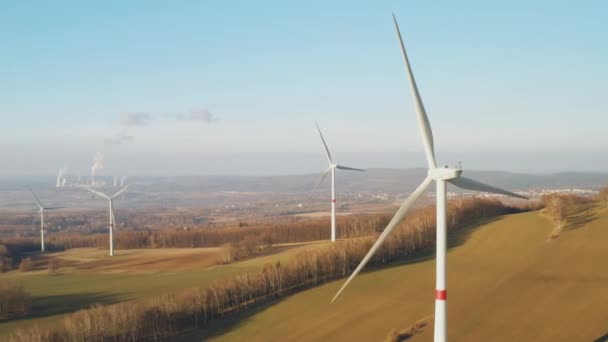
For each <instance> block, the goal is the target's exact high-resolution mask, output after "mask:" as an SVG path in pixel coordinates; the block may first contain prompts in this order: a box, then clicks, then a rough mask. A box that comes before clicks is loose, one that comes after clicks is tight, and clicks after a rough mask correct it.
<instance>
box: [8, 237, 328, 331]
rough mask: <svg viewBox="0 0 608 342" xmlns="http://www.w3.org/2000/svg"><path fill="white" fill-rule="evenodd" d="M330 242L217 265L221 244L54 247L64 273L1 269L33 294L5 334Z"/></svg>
mask: <svg viewBox="0 0 608 342" xmlns="http://www.w3.org/2000/svg"><path fill="white" fill-rule="evenodd" d="M325 243H326V242H314V243H306V244H292V245H280V246H276V247H275V249H274V251H275V253H272V254H269V255H265V256H260V257H257V258H254V259H250V260H245V261H241V262H236V263H232V264H229V265H216V261H217V260H218V259H219V258H220V257H219V255H220V253H221V250H220V249H219V248H195V249H148V250H123V251H116V256H115V257H113V258H110V257H109V256H107V251H105V250H98V249H92V248H79V249H72V250H68V251H67V252H62V253H49V254H48V255H49V256H50V257H56V258H60V259H61V260H63V261H64V262H66V263H67V264H69V265H70V266H69V267H62V268H61V269H60V274H59V275H49V274H48V272H47V271H46V270H40V271H32V272H20V271H11V272H8V273H4V274H0V281H2V282H4V281H13V282H16V283H19V284H21V285H23V287H24V288H25V289H26V291H27V292H29V293H30V294H31V295H32V296H33V297H34V303H33V308H32V309H33V310H32V311H33V312H32V316H33V317H30V318H27V319H21V320H13V321H9V322H3V323H0V340H1V339H2V336H6V335H7V334H9V333H10V331H12V330H13V329H14V328H15V327H17V326H27V325H30V324H39V325H41V326H44V325H46V324H52V323H53V322H56V321H57V320H60V319H61V317H62V315H63V314H65V313H69V312H74V311H76V310H78V309H82V308H87V307H90V306H91V305H93V304H95V303H104V304H108V303H115V302H119V301H125V300H131V299H137V298H143V297H147V296H152V295H158V294H163V293H171V292H179V291H181V290H184V289H187V288H192V287H206V286H207V285H209V284H210V283H211V282H213V281H215V280H219V279H225V278H230V277H233V276H236V275H238V274H243V273H247V272H255V271H258V270H260V269H261V268H262V266H263V265H264V264H266V263H272V262H276V261H281V262H289V260H290V259H292V258H294V257H295V256H296V255H297V254H298V253H299V252H301V251H303V250H306V249H310V248H318V247H319V246H322V245H324V244H325Z"/></svg>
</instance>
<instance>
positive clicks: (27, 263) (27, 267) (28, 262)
mask: <svg viewBox="0 0 608 342" xmlns="http://www.w3.org/2000/svg"><path fill="white" fill-rule="evenodd" d="M32 269H33V265H32V258H30V257H27V258H24V259H21V263H20V264H19V271H21V272H29V271H31V270H32Z"/></svg>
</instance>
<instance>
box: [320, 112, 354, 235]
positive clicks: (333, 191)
mask: <svg viewBox="0 0 608 342" xmlns="http://www.w3.org/2000/svg"><path fill="white" fill-rule="evenodd" d="M316 125H317V131H319V136H320V137H321V141H322V142H323V146H324V147H325V156H326V157H327V162H328V163H329V167H328V168H327V170H326V171H325V172H324V173H323V176H321V181H319V184H317V186H315V188H314V189H312V192H314V191H315V190H317V188H318V187H319V186H320V185H321V184H322V183H323V181H324V180H325V177H327V174H328V173H331V241H332V242H334V241H336V169H339V170H345V171H365V170H362V169H356V168H354V167H348V166H344V165H339V164H337V163H334V162H333V160H332V159H331V153H329V148H328V147H327V143H326V142H325V138H323V133H321V128H319V124H318V123H316Z"/></svg>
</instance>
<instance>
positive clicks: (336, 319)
mask: <svg viewBox="0 0 608 342" xmlns="http://www.w3.org/2000/svg"><path fill="white" fill-rule="evenodd" d="M551 230H552V224H551V222H550V221H549V220H548V219H547V218H545V217H544V216H543V215H542V214H540V213H539V212H530V213H524V214H516V215H510V216H505V217H502V218H501V219H499V220H496V221H493V222H491V223H488V224H486V225H483V226H480V227H475V228H470V229H468V230H461V231H458V232H457V233H456V234H458V235H452V236H451V241H452V244H453V245H454V246H453V248H451V249H450V250H449V253H448V293H449V296H448V312H449V314H448V327H449V328H448V331H449V333H448V335H449V336H448V337H449V338H450V339H451V340H453V341H594V340H596V339H599V338H601V337H603V336H604V337H605V335H606V334H608V267H606V266H605V260H606V259H607V258H608V248H607V247H606V246H607V244H606V242H607V241H608V211H607V210H606V209H604V208H601V207H600V206H592V207H589V208H584V209H582V210H580V211H579V213H578V214H577V215H576V216H575V217H574V218H573V220H572V221H571V222H569V224H568V225H567V226H566V228H565V230H564V231H563V232H562V233H561V235H560V236H559V238H557V239H553V240H551V239H548V236H549V234H550V233H551ZM462 242H464V243H462ZM434 282H435V263H434V260H433V256H432V255H431V256H423V257H421V258H420V259H419V260H416V261H414V262H409V263H406V264H401V265H397V266H394V267H390V268H385V269H382V270H380V271H375V272H369V273H365V274H362V275H361V276H359V277H358V278H357V279H356V280H355V281H354V282H353V284H352V285H351V286H350V287H349V288H348V289H347V290H346V291H345V293H344V294H343V295H342V297H341V298H339V299H338V301H337V302H336V303H334V304H331V305H330V304H329V301H330V300H331V298H332V297H333V295H334V294H335V293H336V291H337V290H338V288H339V286H340V285H341V284H342V281H336V282H332V283H329V284H326V285H323V286H320V287H317V288H314V289H311V290H308V291H305V292H302V293H299V294H296V295H294V296H292V297H289V298H287V299H285V300H282V301H280V302H279V303H276V304H275V305H271V306H267V307H264V308H260V309H258V310H257V312H251V313H249V314H248V315H246V316H241V317H239V319H238V320H233V321H225V322H223V324H222V325H221V326H218V327H217V329H216V330H215V331H213V332H205V333H203V335H189V336H185V337H184V340H201V339H211V340H213V341H240V340H247V341H273V340H281V341H315V340H316V341H382V340H384V339H385V338H386V337H387V335H388V334H389V332H390V331H391V330H393V329H396V330H403V329H406V328H408V327H410V326H412V325H413V324H414V323H415V322H417V321H419V320H421V319H424V318H425V317H429V316H432V314H433V308H434V288H435V286H434ZM431 319H432V318H431ZM432 335H433V328H432V321H431V320H430V319H429V322H428V324H427V325H426V326H425V327H423V328H421V331H420V332H419V333H418V334H415V335H414V336H413V337H412V338H410V339H408V341H431V340H432Z"/></svg>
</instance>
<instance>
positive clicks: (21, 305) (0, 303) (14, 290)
mask: <svg viewBox="0 0 608 342" xmlns="http://www.w3.org/2000/svg"><path fill="white" fill-rule="evenodd" d="M30 305H31V297H30V295H29V294H28V293H27V292H25V291H24V290H23V288H22V287H21V286H19V285H15V284H13V283H2V284H0V320H7V319H13V318H19V317H23V316H26V315H27V314H28V313H29V310H30Z"/></svg>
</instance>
